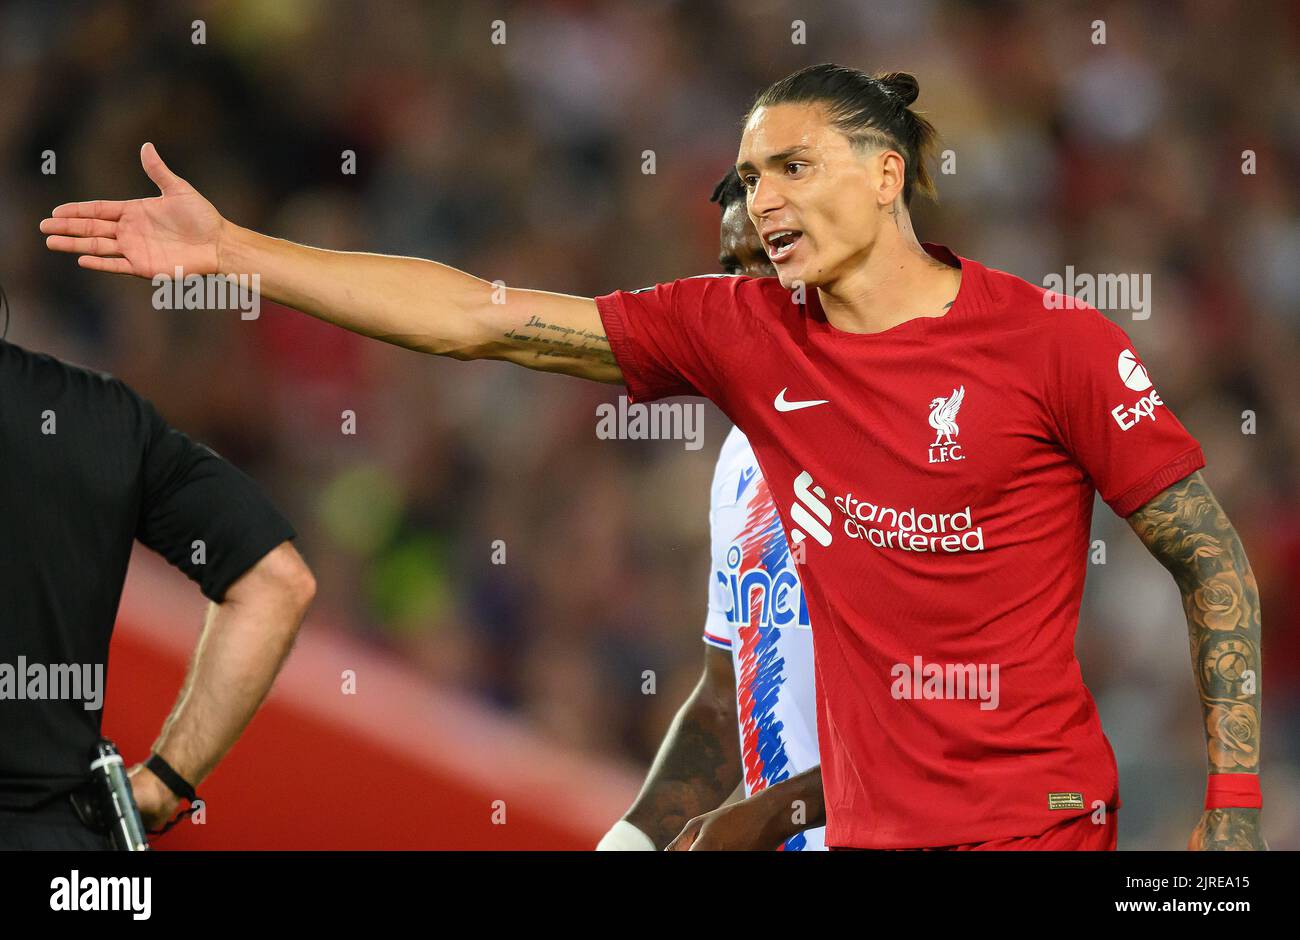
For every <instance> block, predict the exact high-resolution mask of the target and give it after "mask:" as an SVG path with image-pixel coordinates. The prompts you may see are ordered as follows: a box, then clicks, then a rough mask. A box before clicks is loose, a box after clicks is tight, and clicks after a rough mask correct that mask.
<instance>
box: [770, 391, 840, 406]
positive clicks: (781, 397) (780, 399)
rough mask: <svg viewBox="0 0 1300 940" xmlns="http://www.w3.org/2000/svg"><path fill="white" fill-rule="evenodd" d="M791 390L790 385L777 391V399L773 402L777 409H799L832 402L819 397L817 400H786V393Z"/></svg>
mask: <svg viewBox="0 0 1300 940" xmlns="http://www.w3.org/2000/svg"><path fill="white" fill-rule="evenodd" d="M789 390H790V389H789V386H787V387H786V388H783V389H781V391H780V392H778V393H777V396H776V401H774V402H772V404H773V405H775V406H776V410H777V411H798V410H799V409H800V408H811V407H812V406H813V405H829V404H830V400H829V399H827V398H819V399H817V400H816V401H786V400H785V393H786V392H788V391H789Z"/></svg>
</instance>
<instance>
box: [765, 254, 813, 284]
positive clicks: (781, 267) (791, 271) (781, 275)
mask: <svg viewBox="0 0 1300 940" xmlns="http://www.w3.org/2000/svg"><path fill="white" fill-rule="evenodd" d="M773 267H774V268H776V276H777V279H778V280H779V281H780V282H781V286H782V287H784V288H785V289H786V290H795V289H796V288H798V287H814V286H816V285H813V284H809V283H808V269H809V268H810V267H811V265H809V264H808V262H807V261H802V260H800V261H786V262H783V263H780V264H774V265H773ZM814 270H815V269H814Z"/></svg>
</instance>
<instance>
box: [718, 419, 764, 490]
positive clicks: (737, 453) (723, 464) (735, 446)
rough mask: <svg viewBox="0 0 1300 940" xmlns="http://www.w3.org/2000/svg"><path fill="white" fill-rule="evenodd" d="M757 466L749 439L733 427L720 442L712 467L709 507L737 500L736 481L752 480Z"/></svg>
mask: <svg viewBox="0 0 1300 940" xmlns="http://www.w3.org/2000/svg"><path fill="white" fill-rule="evenodd" d="M757 466H758V459H757V458H756V457H755V456H754V449H753V448H752V447H751V446H750V444H749V438H747V437H746V436H745V434H744V432H743V431H741V430H740V428H738V427H735V426H734V425H733V426H732V428H731V431H730V433H728V434H727V438H726V440H724V441H723V442H722V449H721V450H720V451H719V452H718V460H717V463H716V464H714V467H713V485H712V488H711V499H710V506H711V507H712V508H716V507H718V506H725V505H730V504H731V503H734V502H735V501H736V500H737V499H738V498H739V497H738V495H737V492H736V490H737V488H738V481H740V480H742V479H745V478H747V477H748V478H752V477H753V476H754V474H755V473H756V472H757V470H756V468H757Z"/></svg>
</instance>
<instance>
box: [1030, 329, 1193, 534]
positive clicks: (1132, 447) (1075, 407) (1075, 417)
mask: <svg viewBox="0 0 1300 940" xmlns="http://www.w3.org/2000/svg"><path fill="white" fill-rule="evenodd" d="M1060 316H1061V321H1060V324H1059V328H1058V330H1057V335H1056V336H1055V340H1056V348H1055V350H1054V354H1053V356H1052V357H1051V361H1052V365H1051V367H1049V369H1048V371H1047V374H1046V376H1045V382H1046V386H1047V387H1046V389H1045V391H1044V399H1045V401H1046V402H1047V404H1048V409H1049V411H1050V412H1051V418H1052V421H1053V423H1054V425H1055V428H1056V431H1057V433H1058V435H1059V438H1060V441H1061V443H1062V445H1063V446H1064V447H1065V448H1066V450H1068V451H1069V452H1070V454H1071V455H1072V456H1073V457H1074V458H1075V460H1077V461H1078V463H1079V465H1080V466H1081V467H1082V468H1083V470H1084V471H1085V472H1086V473H1087V474H1088V476H1089V477H1090V478H1091V479H1092V481H1093V483H1094V484H1095V486H1096V487H1097V491H1098V492H1099V493H1101V496H1102V498H1103V499H1104V500H1106V502H1107V503H1108V504H1109V505H1110V506H1111V508H1112V509H1114V510H1115V512H1116V513H1118V514H1119V515H1121V516H1127V515H1129V514H1131V513H1132V512H1134V511H1135V510H1136V509H1138V508H1139V507H1141V506H1142V505H1143V504H1144V503H1146V502H1147V501H1148V500H1150V499H1151V498H1152V497H1153V496H1155V495H1156V494H1157V493H1158V492H1160V490H1162V489H1164V488H1165V487H1166V486H1169V485H1170V484H1172V483H1175V482H1177V481H1178V480H1179V479H1182V478H1183V477H1185V476H1187V475H1188V474H1190V473H1192V472H1194V471H1196V470H1198V469H1200V468H1201V467H1203V466H1204V465H1205V459H1204V457H1203V456H1202V455H1201V449H1200V446H1199V445H1198V444H1197V442H1196V439H1195V438H1193V437H1192V436H1191V435H1190V434H1189V433H1188V432H1187V429H1186V428H1184V427H1183V426H1182V424H1181V423H1179V421H1178V419H1177V418H1176V417H1174V414H1173V412H1172V411H1170V409H1169V406H1168V405H1167V404H1166V403H1165V400H1164V399H1163V398H1162V397H1161V394H1160V391H1159V390H1158V389H1157V388H1156V387H1155V385H1154V382H1153V379H1152V377H1151V375H1150V374H1149V373H1148V372H1147V369H1146V366H1145V365H1143V363H1142V360H1141V359H1140V358H1139V357H1138V355H1137V352H1136V351H1135V350H1134V348H1133V344H1132V342H1131V341H1130V340H1129V338H1128V336H1127V335H1126V334H1125V333H1124V331H1123V330H1121V329H1120V328H1119V327H1118V326H1116V325H1115V324H1113V323H1111V322H1110V321H1109V320H1107V319H1106V318H1105V317H1103V316H1102V315H1101V314H1100V313H1098V312H1097V311H1095V310H1092V309H1086V308H1085V309H1081V310H1074V311H1062V312H1061V314H1060Z"/></svg>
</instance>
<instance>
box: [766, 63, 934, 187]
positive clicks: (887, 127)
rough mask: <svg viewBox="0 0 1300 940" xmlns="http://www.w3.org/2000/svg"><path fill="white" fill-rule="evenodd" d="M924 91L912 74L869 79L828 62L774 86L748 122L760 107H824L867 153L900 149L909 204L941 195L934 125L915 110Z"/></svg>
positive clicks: (889, 73)
mask: <svg viewBox="0 0 1300 940" xmlns="http://www.w3.org/2000/svg"><path fill="white" fill-rule="evenodd" d="M920 93H921V86H920V84H919V83H918V82H917V80H916V76H914V75H912V74H911V73H909V72H881V73H879V74H877V75H874V76H872V75H868V74H867V73H866V72H863V71H861V70H860V69H851V68H848V67H846V66H843V65H833V64H831V63H823V64H822V65H810V66H808V67H807V68H803V69H800V70H799V71H797V72H795V73H794V74H792V75H787V76H786V77H785V78H783V79H781V80H780V81H778V82H776V83H775V84H773V85H771V86H770V87H768V89H767V90H766V91H764V92H763V93H762V94H760V95H759V96H758V98H757V99H756V100H755V101H754V104H753V106H752V107H751V108H750V109H749V114H747V115H746V116H745V120H746V122H748V120H749V118H750V117H751V116H752V115H753V113H754V112H755V111H757V110H758V109H759V108H768V107H772V106H774V105H778V104H820V105H822V106H824V107H825V108H826V110H827V112H828V114H829V115H830V119H831V123H832V124H833V125H834V126H835V127H836V129H838V130H839V131H841V132H842V133H843V134H844V135H845V136H847V137H848V138H849V141H850V142H851V143H852V144H853V145H854V146H855V147H857V148H860V149H862V150H882V149H887V150H896V151H898V152H899V153H900V154H901V155H902V157H903V204H904V205H909V204H910V203H911V201H912V193H913V192H916V191H919V192H921V193H923V194H924V195H926V196H929V197H930V198H931V199H933V198H934V197H935V190H934V182H933V181H932V180H931V178H930V171H929V170H927V169H926V161H927V160H929V159H930V157H931V155H932V152H933V150H934V145H935V137H936V134H935V130H934V125H933V124H931V123H930V122H929V121H927V120H926V119H925V118H923V117H921V116H920V115H919V114H917V113H916V112H915V111H913V110H912V108H911V105H912V103H913V102H914V101H916V99H917V97H918V96H919V95H920Z"/></svg>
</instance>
